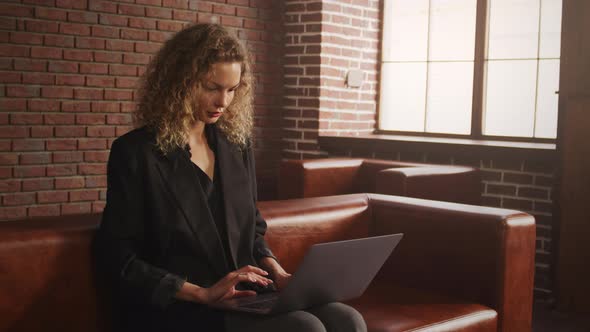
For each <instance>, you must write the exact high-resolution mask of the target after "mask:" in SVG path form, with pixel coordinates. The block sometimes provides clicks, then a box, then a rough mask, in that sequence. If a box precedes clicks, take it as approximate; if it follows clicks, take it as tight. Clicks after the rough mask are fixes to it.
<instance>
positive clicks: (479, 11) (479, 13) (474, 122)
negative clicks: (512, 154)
mask: <svg viewBox="0 0 590 332" xmlns="http://www.w3.org/2000/svg"><path fill="white" fill-rule="evenodd" d="M562 6H563V2H562ZM487 10H488V0H477V4H476V18H475V50H474V52H475V54H474V64H473V66H474V68H473V96H472V104H471V133H470V134H469V135H464V134H448V133H428V132H416V131H398V130H383V129H381V128H380V116H381V112H382V110H381V103H380V95H381V82H382V79H383V76H382V70H381V68H382V65H383V26H384V18H385V4H384V3H383V2H382V4H381V13H382V14H381V34H380V42H379V47H380V48H379V57H380V60H379V66H380V67H379V82H378V95H377V98H378V104H377V119H376V120H377V122H376V126H375V131H374V133H375V134H383V135H400V136H414V137H416V136H418V137H435V138H436V137H439V138H459V139H471V140H478V141H508V142H530V143H555V142H556V141H557V139H556V138H537V137H517V136H495V135H484V134H483V127H482V121H483V94H484V86H485V82H484V80H485V49H486V28H487V23H488V22H487V19H488V17H487ZM561 15H562V19H561V24H562V31H561V40H563V11H562V13H561ZM537 60H538V59H537ZM559 61H560V71H561V65H562V63H561V62H562V57H561V54H560V57H559ZM537 79H538V78H537ZM560 84H561V83H560ZM556 93H558V92H556ZM558 98H559V96H558ZM559 104H560V103H559V100H558V117H559Z"/></svg>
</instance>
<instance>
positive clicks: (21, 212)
mask: <svg viewBox="0 0 590 332" xmlns="http://www.w3.org/2000/svg"><path fill="white" fill-rule="evenodd" d="M189 4H190V6H189ZM189 7H190V8H189ZM283 7H284V4H283V3H282V2H281V1H272V2H268V3H267V2H253V1H178V0H164V1H161V0H158V1H148V0H138V1H70V0H57V1H43V2H40V1H10V2H9V3H5V4H2V5H1V6H0V220H9V219H20V218H25V217H36V216H48V215H51V216H55V215H62V214H71V213H87V212H92V211H94V212H100V211H101V210H102V208H103V207H104V203H105V202H104V199H105V190H106V162H107V160H108V153H109V147H110V144H111V143H112V141H113V140H114V139H115V138H116V137H118V136H120V135H122V134H124V133H125V132H127V131H128V130H130V129H131V126H132V117H131V113H130V112H132V111H133V110H134V109H135V100H134V97H135V96H134V90H135V88H136V87H137V84H138V80H139V76H140V75H141V73H143V71H144V69H145V66H146V64H147V63H148V62H149V61H150V59H151V57H152V56H153V54H154V53H155V52H157V50H158V49H159V48H160V47H161V45H162V43H163V41H165V40H166V39H167V38H169V37H170V36H172V35H173V33H174V32H176V31H178V30H180V29H182V28H183V27H184V26H186V25H189V24H192V23H196V22H218V23H224V24H226V25H227V26H230V27H231V28H232V29H234V31H235V32H236V33H237V34H238V36H239V38H240V39H242V40H243V41H244V42H245V44H246V45H247V47H248V49H250V50H251V53H252V57H253V63H254V67H255V74H256V81H257V90H256V96H255V105H256V115H255V117H256V125H255V153H256V155H257V157H258V163H257V173H258V181H259V183H260V186H259V187H260V198H261V199H265V198H269V197H271V196H272V195H274V191H275V190H274V188H275V187H276V185H275V181H276V173H277V172H276V171H277V169H278V161H279V160H280V153H281V152H280V149H281V139H280V126H279V125H278V124H279V123H280V108H281V97H280V96H281V95H282V79H283V75H282V69H283V67H282V52H283V51H282V48H283V40H282V39H283V32H282V31H283V27H282V15H283Z"/></svg>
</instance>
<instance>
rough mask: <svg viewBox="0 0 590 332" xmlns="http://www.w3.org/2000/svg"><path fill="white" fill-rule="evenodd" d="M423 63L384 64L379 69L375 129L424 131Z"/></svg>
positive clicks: (424, 64)
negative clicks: (378, 110) (377, 114)
mask: <svg viewBox="0 0 590 332" xmlns="http://www.w3.org/2000/svg"><path fill="white" fill-rule="evenodd" d="M425 94H426V63H384V64H383V65H382V66H381V102H380V112H379V127H380V128H381V129H384V130H400V131H420V132H422V131H424V105H425V97H426V95H425Z"/></svg>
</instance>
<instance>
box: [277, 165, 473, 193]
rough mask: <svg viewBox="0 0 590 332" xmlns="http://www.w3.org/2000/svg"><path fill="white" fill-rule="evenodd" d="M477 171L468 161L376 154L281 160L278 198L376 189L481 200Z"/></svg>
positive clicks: (362, 191) (387, 191) (366, 191)
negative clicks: (454, 162)
mask: <svg viewBox="0 0 590 332" xmlns="http://www.w3.org/2000/svg"><path fill="white" fill-rule="evenodd" d="M480 191H481V175H480V172H479V170H477V169H476V168H473V167H467V166H449V165H433V164H422V163H409V162H400V161H390V160H379V159H356V158H325V159H309V160H283V161H282V162H281V167H280V176H279V184H278V193H279V199H289V198H304V197H319V196H330V195H342V194H352V193H380V194H387V195H398V196H408V197H416V198H425V199H432V200H441V201H448V202H457V203H465V204H476V205H477V204H480V201H481V193H480Z"/></svg>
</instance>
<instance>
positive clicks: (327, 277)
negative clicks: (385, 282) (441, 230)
mask: <svg viewBox="0 0 590 332" xmlns="http://www.w3.org/2000/svg"><path fill="white" fill-rule="evenodd" d="M402 236H403V234H390V235H383V236H375V237H369V238H362V239H354V240H345V241H337V242H328V243H321V244H315V245H313V246H312V247H311V248H310V249H309V251H308V252H307V254H306V255H305V258H304V259H303V262H302V263H301V265H300V267H299V268H298V269H297V271H296V272H295V274H293V277H292V278H291V281H290V282H289V284H288V285H287V287H286V288H285V289H284V290H282V291H281V292H272V293H264V294H258V295H255V296H248V297H240V298H235V299H230V300H226V301H224V302H221V303H219V304H218V305H216V307H218V308H222V309H227V310H233V311H242V312H250V313H255V314H263V315H268V314H277V313H282V312H288V311H293V310H301V309H305V308H310V307H313V306H317V305H321V304H326V303H330V302H335V301H346V300H350V299H353V298H356V297H359V296H361V295H362V294H363V292H364V291H365V289H367V287H368V286H369V284H370V283H371V281H372V280H373V278H374V277H375V275H376V274H377V272H378V271H379V269H381V266H383V263H385V260H386V259H387V258H388V257H389V255H391V252H392V251H393V249H394V248H395V247H396V246H397V244H398V243H399V241H400V240H401V238H402Z"/></svg>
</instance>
